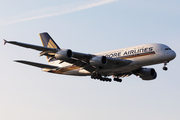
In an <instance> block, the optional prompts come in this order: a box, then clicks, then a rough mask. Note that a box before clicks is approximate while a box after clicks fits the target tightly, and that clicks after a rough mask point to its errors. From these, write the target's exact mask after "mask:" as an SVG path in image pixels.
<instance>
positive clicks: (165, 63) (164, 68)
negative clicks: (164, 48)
mask: <svg viewBox="0 0 180 120" xmlns="http://www.w3.org/2000/svg"><path fill="white" fill-rule="evenodd" d="M167 63H168V61H167V62H164V67H163V70H165V71H167V70H168V68H167V67H166V65H167Z"/></svg>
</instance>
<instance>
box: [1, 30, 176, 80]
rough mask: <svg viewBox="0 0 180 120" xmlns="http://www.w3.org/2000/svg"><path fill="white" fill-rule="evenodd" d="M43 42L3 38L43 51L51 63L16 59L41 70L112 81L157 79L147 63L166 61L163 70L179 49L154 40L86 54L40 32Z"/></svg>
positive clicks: (14, 43)
mask: <svg viewBox="0 0 180 120" xmlns="http://www.w3.org/2000/svg"><path fill="white" fill-rule="evenodd" d="M39 35H40V38H41V42H42V44H43V46H38V45H31V44H26V43H21V42H16V41H7V40H5V39H4V45H5V44H6V43H10V44H13V45H18V46H21V47H25V48H30V49H34V50H37V51H41V53H40V55H39V56H46V57H47V60H48V63H49V64H42V63H36V62H31V61H25V60H15V62H18V63H23V64H27V65H31V66H35V67H39V68H41V69H42V71H45V72H50V73H57V74H64V75H74V76H91V78H92V79H98V80H101V81H106V82H111V81H112V79H111V78H109V77H110V76H113V78H114V79H113V80H114V81H116V82H122V78H123V77H128V76H130V75H132V74H134V75H136V76H139V77H140V78H141V79H142V80H145V81H149V80H154V79H156V77H157V73H156V71H155V69H154V68H147V67H144V66H148V65H154V64H160V63H164V67H163V70H165V71H166V70H167V69H168V68H167V67H166V65H167V63H168V62H169V61H171V60H173V59H174V58H175V57H176V53H175V52H174V51H173V50H172V49H171V48H170V47H168V46H167V45H164V44H159V43H153V44H144V45H139V46H134V47H128V48H123V49H117V50H112V51H107V52H101V53H96V54H87V53H80V52H75V51H72V50H71V49H61V48H60V47H59V46H58V45H57V44H56V43H55V41H54V40H53V39H52V38H51V36H50V35H49V34H48V33H47V32H44V33H40V34H39Z"/></svg>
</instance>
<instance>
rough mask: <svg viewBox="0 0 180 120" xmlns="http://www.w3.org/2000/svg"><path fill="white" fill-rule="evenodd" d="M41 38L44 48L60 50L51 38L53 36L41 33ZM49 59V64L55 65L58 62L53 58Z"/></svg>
mask: <svg viewBox="0 0 180 120" xmlns="http://www.w3.org/2000/svg"><path fill="white" fill-rule="evenodd" d="M39 36H40V38H41V42H42V44H43V46H44V47H48V48H55V49H60V48H59V46H58V45H57V44H56V43H55V42H54V40H53V39H52V38H51V36H50V35H49V34H48V33H47V32H44V33H40V34H39ZM47 59H48V62H49V64H51V63H50V62H52V63H55V61H58V60H56V59H54V58H51V57H47Z"/></svg>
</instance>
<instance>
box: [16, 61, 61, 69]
mask: <svg viewBox="0 0 180 120" xmlns="http://www.w3.org/2000/svg"><path fill="white" fill-rule="evenodd" d="M15 62H19V63H23V64H26V65H31V66H34V67H39V68H48V69H56V68H59V67H58V66H52V65H46V64H42V63H35V62H30V61H24V60H15Z"/></svg>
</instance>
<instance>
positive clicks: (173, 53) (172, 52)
mask: <svg viewBox="0 0 180 120" xmlns="http://www.w3.org/2000/svg"><path fill="white" fill-rule="evenodd" d="M175 57H176V53H175V52H174V51H173V50H171V53H170V58H171V59H172V60H173V59H174V58H175Z"/></svg>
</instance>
